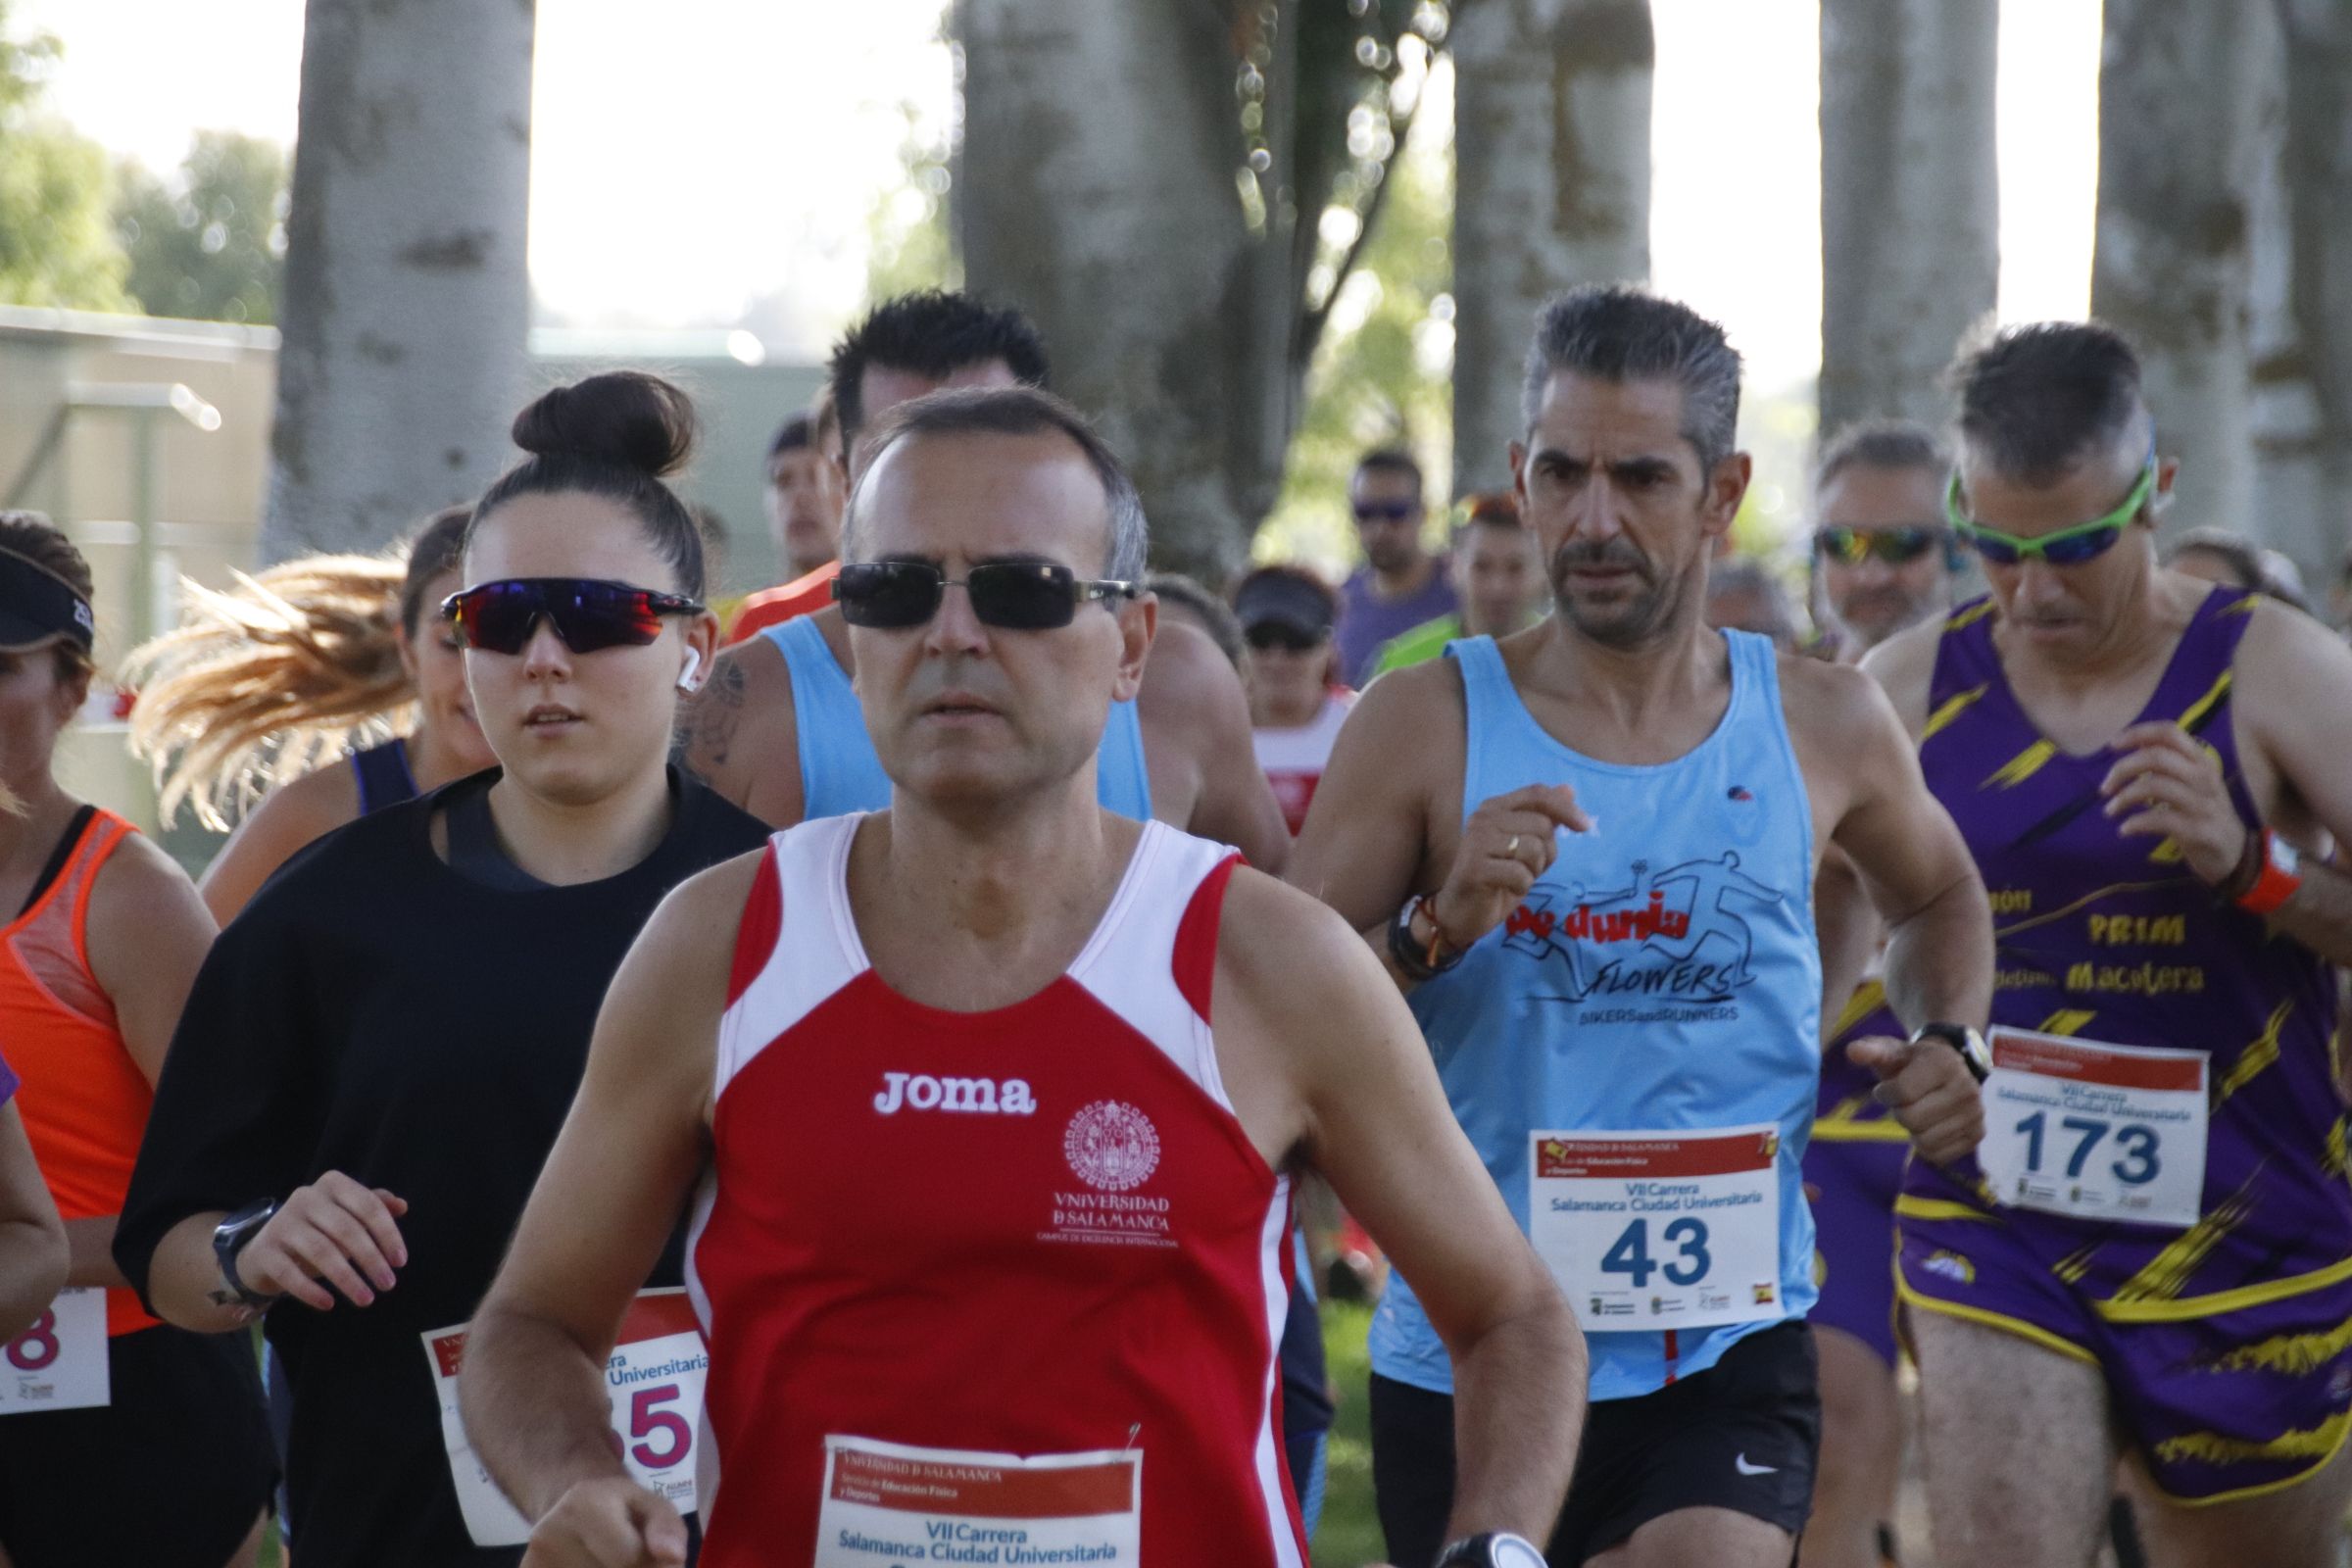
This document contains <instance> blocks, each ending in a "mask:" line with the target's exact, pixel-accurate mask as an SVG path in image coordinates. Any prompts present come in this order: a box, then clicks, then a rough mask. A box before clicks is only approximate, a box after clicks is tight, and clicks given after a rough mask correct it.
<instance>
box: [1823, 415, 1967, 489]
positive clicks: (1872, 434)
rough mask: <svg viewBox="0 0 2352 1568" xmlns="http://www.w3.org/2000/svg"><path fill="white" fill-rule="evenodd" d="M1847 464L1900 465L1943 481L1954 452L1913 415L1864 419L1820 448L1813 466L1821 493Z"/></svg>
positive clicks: (1842, 430)
mask: <svg viewBox="0 0 2352 1568" xmlns="http://www.w3.org/2000/svg"><path fill="white" fill-rule="evenodd" d="M1848 468H1897V469H1906V470H1916V471H1918V472H1921V473H1928V474H1933V475H1935V477H1936V480H1937V482H1939V483H1940V482H1941V481H1942V480H1943V479H1944V478H1945V477H1946V476H1947V475H1949V474H1950V473H1951V471H1952V455H1951V454H1950V453H1949V452H1946V451H1945V450H1944V447H1943V442H1942V441H1941V440H1940V439H1939V438H1938V437H1937V436H1936V432H1935V431H1933V430H1931V429H1929V428H1928V427H1927V426H1926V425H1924V424H1921V423H1919V422H1918V421H1917V420H1914V419H1864V420H1862V421H1860V422H1859V423H1856V424H1849V425H1847V426H1845V427H1844V428H1843V429H1841V430H1839V431H1838V433H1837V434H1836V435H1834V436H1832V437H1831V438H1830V439H1829V441H1828V442H1827V443H1826V444H1824V445H1823V447H1822V449H1821V462H1820V464H1819V465H1818V466H1816V467H1815V468H1814V470H1813V491H1814V494H1816V495H1818V494H1820V493H1821V492H1822V491H1824V490H1827V489H1828V488H1829V487H1830V481H1831V480H1833V479H1835V478H1837V477H1838V475H1839V474H1841V473H1843V472H1844V471H1845V470H1846V469H1848Z"/></svg>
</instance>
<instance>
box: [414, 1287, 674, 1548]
mask: <svg viewBox="0 0 2352 1568" xmlns="http://www.w3.org/2000/svg"><path fill="white" fill-rule="evenodd" d="M424 1354H425V1359H426V1360H428V1361H430V1362H431V1363H432V1368H433V1383H434V1386H435V1388H437V1389H438V1390H439V1391H440V1395H441V1438H442V1442H443V1443H444V1444H446V1445H447V1446H448V1448H449V1472H450V1478H451V1479H452V1480H453V1481H455V1482H456V1483H457V1488H458V1506H459V1508H460V1509H461V1510H462V1511H463V1512H464V1514H465V1516H466V1533H467V1534H468V1535H470V1536H472V1537H473V1544H475V1545H477V1546H519V1545H521V1544H523V1543H524V1542H526V1541H528V1540H530V1539H531V1527H530V1523H529V1521H528V1520H526V1519H524V1518H523V1517H522V1514H521V1512H520V1511H519V1510H518V1509H516V1508H515V1505H514V1504H513V1503H511V1502H509V1501H508V1500H507V1495H506V1494H505V1493H503V1492H501V1491H499V1489H498V1483H497V1482H495V1481H493V1480H491V1479H490V1472H489V1471H488V1470H487V1469H485V1468H483V1465H482V1462H481V1460H479V1459H477V1458H475V1457H474V1454H473V1446H472V1445H471V1444H469V1443H467V1442H466V1424H465V1422H464V1421H463V1420H462V1419H460V1417H459V1415H458V1374H459V1373H460V1372H461V1371H462V1370H463V1369H464V1368H465V1364H466V1329H465V1326H464V1325H462V1324H461V1325H460V1326H458V1327H456V1328H450V1329H440V1330H436V1331H435V1332H433V1333H430V1334H427V1335H425V1336H424ZM710 1366H711V1357H710V1354H709V1353H708V1352H707V1351H706V1350H705V1349H704V1348H703V1333H702V1329H701V1327H700V1325H698V1324H697V1323H696V1322H695V1320H694V1307H693V1305H692V1304H691V1303H690V1302H689V1301H688V1300H687V1299H686V1293H685V1292H684V1291H682V1290H677V1289H675V1288H672V1289H669V1290H662V1291H646V1292H643V1293H642V1294H640V1295H639V1296H638V1298H637V1299H636V1300H634V1301H632V1302H630V1303H629V1311H628V1315H627V1316H626V1317H624V1318H622V1319H621V1324H620V1337H619V1339H618V1340H617V1341H616V1342H615V1343H614V1345H613V1356H612V1359H611V1360H610V1361H608V1362H607V1363H606V1364H605V1393H606V1396H607V1397H609V1398H610V1399H611V1400H612V1405H613V1432H614V1433H615V1434H617V1435H618V1437H619V1438H620V1445H621V1457H622V1458H623V1459H624V1460H626V1461H627V1463H628V1467H629V1473H630V1474H631V1475H633V1476H635V1477H636V1478H637V1479H638V1481H639V1482H641V1483H642V1484H644V1485H645V1486H646V1487H649V1488H651V1489H652V1490H653V1491H655V1492H659V1493H660V1494H662V1496H664V1497H667V1498H668V1499H669V1501H670V1504H671V1506H673V1507H675V1508H676V1509H677V1510H678V1512H680V1513H692V1512H694V1504H695V1495H694V1442H695V1428H696V1426H697V1425H698V1424H699V1423H700V1421H701V1419H702V1414H703V1379H704V1375H705V1373H707V1372H708V1371H709V1369H710Z"/></svg>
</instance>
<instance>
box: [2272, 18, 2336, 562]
mask: <svg viewBox="0 0 2352 1568" xmlns="http://www.w3.org/2000/svg"><path fill="white" fill-rule="evenodd" d="M2281 10H2282V13H2283V17H2284V21H2285V33H2286V37H2285V48H2284V56H2285V61H2286V72H2285V78H2286V79H2285V89H2286V132H2285V166H2284V169H2285V172H2284V183H2285V187H2286V208H2287V213H2288V234H2289V236H2290V239H2291V252H2290V254H2291V257H2292V267H2291V272H2290V282H2289V296H2288V297H2289V300H2290V302H2291V306H2292V321H2293V326H2294V336H2295V337H2296V338H2297V339H2298V340H2299V343H2300V347H2301V351H2302V359H2303V370H2304V378H2305V380H2306V381H2307V383H2308V385H2309V388H2310V414H2311V436H2312V440H2313V443H2314V450H2313V453H2312V464H2311V466H2312V467H2313V468H2314V469H2315V473H2314V477H2313V480H2312V482H2311V484H2310V487H2309V488H2310V493H2309V496H2308V499H2307V500H2306V501H2305V502H2304V503H2303V504H2301V505H2299V506H2294V507H2292V508H2283V507H2282V508H2278V509H2273V508H2272V507H2270V506H2268V505H2267V504H2266V506H2265V507H2264V516H2263V519H2262V520H2263V533H2264V538H2265V541H2266V542H2267V543H2269V544H2272V545H2274V546H2276V547H2277V548H2278V549H2280V550H2283V551H2285V552H2286V553H2287V554H2288V555H2290V556H2293V557H2294V558H2295V560H2296V563H2297V564H2300V565H2301V566H2302V567H2303V569H2304V571H2305V572H2306V573H2317V574H2318V575H2316V576H2313V577H2312V579H2311V580H2312V586H2313V588H2314V590H2315V591H2317V590H2318V589H2319V587H2320V585H2321V583H2322V582H2323V581H2325V580H2326V578H2327V576H2328V575H2329V574H2331V573H2332V571H2333V569H2334V568H2335V567H2336V566H2337V564H2340V563H2341V562H2342V561H2343V559H2344V552H2345V549H2346V547H2347V546H2352V512H2347V510H2346V507H2345V503H2344V497H2346V496H2347V495H2352V202H2348V201H2347V199H2346V193H2347V192H2352V6H2346V5H2345V4H2344V3H2343V0H2284V3H2283V5H2282V7H2281ZM2266 488H2267V487H2266ZM2265 499H2266V502H2267V500H2268V497H2267V495H2266V498H2265Z"/></svg>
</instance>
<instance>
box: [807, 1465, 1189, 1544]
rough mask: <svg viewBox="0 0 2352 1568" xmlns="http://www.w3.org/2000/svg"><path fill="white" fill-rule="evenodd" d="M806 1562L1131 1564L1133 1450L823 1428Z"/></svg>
mask: <svg viewBox="0 0 2352 1568" xmlns="http://www.w3.org/2000/svg"><path fill="white" fill-rule="evenodd" d="M824 1485H825V1491H824V1496H823V1499H822V1501H821V1502H820V1503H819V1505H818V1508H817V1522H816V1558H815V1568H894V1565H902V1564H911V1563H917V1562H998V1563H1005V1562H1040V1563H1044V1562H1082V1563H1099V1564H1101V1565H1103V1568H1136V1564H1137V1563H1138V1562H1140V1561H1141V1560H1142V1555H1143V1487H1144V1456H1143V1453H1142V1452H1141V1451H1140V1450H1138V1449H1134V1448H1128V1449H1124V1450H1121V1451H1106V1452H1100V1453H1053V1454H1044V1455H1040V1456H1038V1457H1035V1458H1028V1459H1022V1458H1017V1457H1015V1456H1014V1455H1012V1454H1009V1453H979V1452H972V1451H967V1450H963V1449H957V1448H915V1447H909V1446H907V1445H906V1444H903V1443H876V1442H874V1441H872V1440H871V1439H868V1438H849V1437H839V1436H836V1437H829V1438H827V1439H825V1483H824Z"/></svg>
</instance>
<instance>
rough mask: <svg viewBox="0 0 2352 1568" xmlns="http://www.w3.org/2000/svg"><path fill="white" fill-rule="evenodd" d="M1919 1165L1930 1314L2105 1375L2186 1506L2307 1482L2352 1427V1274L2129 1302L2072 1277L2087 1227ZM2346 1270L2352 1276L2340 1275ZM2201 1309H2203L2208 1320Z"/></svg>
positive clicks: (1916, 1266) (1911, 1210) (2135, 1438)
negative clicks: (1936, 1186)
mask: <svg viewBox="0 0 2352 1568" xmlns="http://www.w3.org/2000/svg"><path fill="white" fill-rule="evenodd" d="M1933 1174H1934V1173H1929V1172H1921V1171H1916V1170H1915V1171H1914V1173H1913V1175H1912V1178H1911V1187H1910V1191H1909V1192H1908V1193H1906V1194H1905V1196H1904V1197H1903V1199H1902V1200H1901V1202H1900V1203H1899V1204H1898V1207H1897V1224H1898V1226H1899V1231H1898V1237H1899V1250H1898V1252H1897V1258H1898V1271H1899V1274H1900V1281H1899V1289H1900V1291H1901V1295H1902V1299H1903V1302H1904V1304H1905V1305H1906V1306H1908V1307H1909V1308H1911V1310H1912V1311H1913V1312H1914V1313H1917V1312H1920V1311H1929V1312H1938V1313H1943V1314H1946V1315H1949V1316H1953V1317H1959V1318H1965V1319H1968V1320H1970V1321H1972V1322H1978V1323H1983V1324H1985V1325H1987V1326H1990V1327H1993V1328H1998V1329H2002V1330H2005V1331H2007V1332H2009V1333H2012V1334H2017V1335H2020V1336H2022V1337H2024V1338H2026V1339H2029V1340H2032V1341H2034V1343H2035V1344H2038V1345H2041V1346H2043V1347H2044V1348H2048V1349H2051V1350H2054V1351H2056V1352H2058V1353H2059V1354H2062V1355H2068V1356H2072V1357H2074V1358H2075V1359H2077V1360H2081V1361H2086V1362H2089V1363H2090V1364H2092V1365H2094V1366H2096V1367H2098V1368H2099V1370H2100V1371H2101V1372H2102V1373H2103V1374H2104V1375H2105V1377H2106V1380H2107V1399H2108V1407H2109V1411H2110V1413H2111V1414H2112V1416H2113V1417H2114V1419H2115V1421H2116V1422H2117V1424H2118V1425H2119V1426H2120V1427H2121V1429H2122V1431H2123V1432H2124V1434H2125V1436H2126V1438H2127V1439H2128V1441H2130V1442H2131V1445H2132V1446H2134V1447H2135V1448H2137V1449H2138V1451H2139V1454H2140V1456H2141V1458H2142V1459H2143V1460H2145V1461H2146V1463H2147V1466H2148V1469H2149V1471H2150V1473H2151V1474H2152V1475H2153V1476H2154V1478H2155V1481H2156V1485H2157V1486H2158V1488H2160V1489H2161V1490H2162V1491H2163V1492H2164V1493H2165V1495H2168V1496H2170V1497H2172V1498H2173V1499H2174V1500H2175V1501H2178V1502H2182V1503H2189V1504H2196V1503H2213V1502H2223V1501H2229V1500H2233V1499H2237V1498H2241V1497H2246V1496H2251V1495H2259V1494H2262V1493H2266V1492H2274V1491H2277V1490H2278V1489H2279V1488H2282V1487H2286V1486H2291V1485H2293V1484H2294V1483H2295V1482H2297V1481H2301V1480H2304V1479H2305V1478H2307V1477H2309V1476H2310V1475H2312V1474H2313V1473H2315V1472H2316V1471H2318V1470H2319V1469H2320V1468H2321V1467H2322V1466H2324V1465H2326V1464H2327V1461H2328V1460H2329V1459H2331V1458H2333V1457H2334V1456H2335V1453H2336V1451H2337V1450H2338V1449H2339V1448H2341V1447H2342V1446H2343V1443H2344V1439H2345V1435H2346V1432H2347V1431H2348V1430H2352V1265H2348V1266H2346V1267H2341V1268H2332V1269H2324V1270H2318V1271H2313V1272H2311V1273H2306V1274H2301V1275H2297V1276H2294V1277H2291V1278H2273V1279H2270V1280H2268V1281H2266V1282H2264V1283H2259V1284H2255V1285H2250V1286H2247V1287H2245V1288H2243V1289H2239V1290H2234V1291H2230V1292H2228V1293H2226V1294H2223V1295H2209V1296H2206V1297H2204V1298H2202V1299H2199V1300H2195V1301H2191V1300H2175V1301H2139V1302H2132V1303H2130V1304H2125V1305H2119V1304H2118V1303H2117V1302H2115V1301H2113V1300H2108V1299H2094V1298H2093V1297H2092V1296H2091V1295H2090V1294H2089V1292H2088V1291H2087V1290H2085V1289H2082V1288H2081V1287H2082V1286H2085V1285H2093V1286H2095V1284H2096V1282H2095V1281H2093V1280H2085V1279H2081V1278H2077V1279H2075V1280H2073V1281H2071V1282H2070V1280H2069V1279H2068V1277H2067V1276H2068V1274H2069V1273H2070V1272H2073V1271H2074V1270H2073V1265H2074V1262H2075V1259H2076V1257H2079V1256H2080V1249H2081V1247H2082V1240H2083V1237H2084V1235H2085V1231H2084V1228H2083V1227H2082V1226H2081V1225H2078V1224H2076V1223H2074V1222H2072V1221H2069V1220H2065V1219H2060V1218H2056V1217H2053V1216H2048V1215H2042V1214H2035V1213H2031V1212H2024V1211H2020V1210H2016V1209H1998V1210H1986V1209H1985V1207H1984V1206H1983V1205H1982V1204H1980V1203H1977V1202H1974V1201H1967V1200H1965V1199H1964V1198H1962V1197H1961V1194H1960V1189H1958V1188H1957V1187H1955V1186H1953V1185H1952V1184H1949V1183H1943V1184H1942V1186H1943V1188H1944V1190H1945V1192H1947V1193H1948V1194H1950V1195H1951V1196H1948V1197H1937V1198H1929V1197H1927V1196H1925V1195H1924V1194H1923V1193H1922V1191H1921V1189H1922V1186H1923V1183H1922V1181H1921V1177H1922V1176H1923V1175H1930V1176H1933ZM2335 1276H2343V1277H2335ZM2192 1314H2193V1315H2192Z"/></svg>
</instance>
